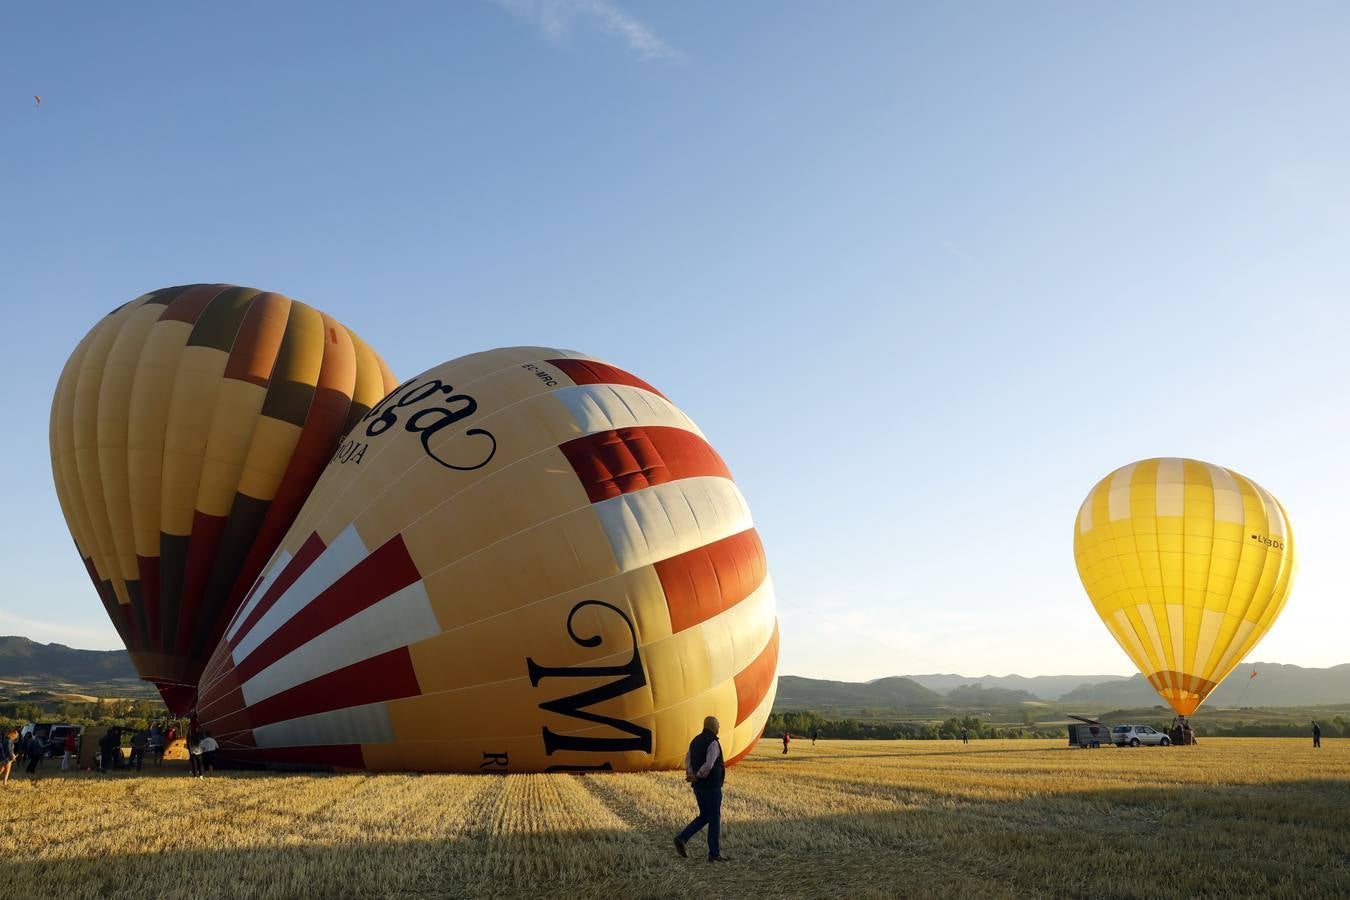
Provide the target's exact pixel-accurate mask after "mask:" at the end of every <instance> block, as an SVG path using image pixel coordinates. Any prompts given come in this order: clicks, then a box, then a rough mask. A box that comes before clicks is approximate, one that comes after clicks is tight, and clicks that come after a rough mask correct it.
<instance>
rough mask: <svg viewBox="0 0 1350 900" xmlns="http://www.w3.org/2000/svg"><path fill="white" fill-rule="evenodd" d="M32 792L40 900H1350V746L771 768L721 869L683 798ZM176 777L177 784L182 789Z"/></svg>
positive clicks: (7, 815)
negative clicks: (1185, 897)
mask: <svg viewBox="0 0 1350 900" xmlns="http://www.w3.org/2000/svg"><path fill="white" fill-rule="evenodd" d="M181 772H182V770H181V769H179V770H178V771H177V772H176V773H168V774H155V775H151V774H149V773H147V774H146V775H144V776H123V775H116V776H106V777H99V776H97V775H93V774H83V773H82V774H79V775H73V776H69V777H62V776H61V775H60V774H59V773H55V772H53V771H51V768H50V766H49V768H48V771H47V773H46V775H45V777H42V778H40V779H39V780H38V781H37V782H35V783H32V782H29V781H28V779H27V778H26V776H23V775H19V776H17V777H16V778H12V779H11V782H10V785H9V787H8V789H7V790H6V791H5V792H4V793H3V794H0V798H3V826H0V827H3V835H4V838H5V845H6V847H8V848H9V852H8V854H7V855H6V857H5V858H4V861H3V863H0V870H2V871H0V877H2V878H3V881H4V883H5V885H6V888H7V891H9V892H11V893H14V894H15V895H16V896H23V897H57V898H61V900H76V898H83V897H90V898H93V897H106V896H137V897H191V898H202V897H360V898H372V897H385V896H425V897H434V896H495V895H530V896H544V895H548V896H566V897H575V896H607V897H614V896H620V897H628V896H641V897H647V896H651V897H660V896H688V895H695V894H697V895H699V896H715V897H722V896H735V895H776V896H822V897H823V896H838V897H856V896H863V897H868V896H877V897H881V896H934V895H943V896H949V897H966V896H979V897H997V896H1032V895H1047V896H1050V895H1053V896H1057V897H1062V896H1089V895H1094V896H1099V897H1102V896H1109V897H1113V898H1115V897H1131V896H1139V897H1144V896H1147V897H1158V896H1169V895H1173V894H1182V893H1185V894H1192V895H1195V894H1208V895H1215V896H1225V897H1229V896H1292V895H1295V894H1297V895H1299V896H1328V897H1330V896H1342V897H1343V896H1350V742H1346V743H1341V742H1328V745H1327V746H1326V747H1324V748H1323V749H1322V750H1320V751H1314V750H1313V749H1312V748H1311V747H1309V746H1307V744H1306V742H1303V741H1286V740H1263V739H1238V738H1233V739H1227V740H1219V739H1214V740H1208V741H1205V743H1204V744H1202V745H1201V746H1199V747H1193V748H1171V749H1162V748H1157V749H1149V748H1140V749H1137V750H1113V749H1102V750H1097V751H1082V750H1069V749H1066V748H1064V747H1062V746H1061V744H1060V743H1059V742H1032V741H985V742H977V743H972V744H971V745H969V746H961V745H956V744H952V743H949V742H942V743H939V742H930V741H914V742H845V741H821V742H820V745H819V746H818V747H815V748H812V747H810V745H809V742H806V741H799V742H797V743H795V744H794V747H793V750H792V754H791V755H790V756H788V757H786V758H785V757H783V756H782V755H781V754H780V752H779V749H778V747H777V745H773V744H769V743H765V744H762V745H761V747H760V748H759V749H758V750H757V751H756V753H755V754H754V755H753V756H752V757H751V758H750V759H748V760H747V761H746V762H745V763H743V764H742V765H740V766H738V767H737V768H736V769H734V770H733V771H732V772H731V773H730V775H729V776H728V784H727V792H726V803H725V807H724V819H725V823H724V829H723V846H724V849H725V852H726V854H727V855H728V856H732V857H734V861H733V862H732V863H729V864H727V865H725V866H717V867H714V866H709V865H708V864H707V863H706V862H704V861H703V860H702V859H701V858H699V857H701V856H702V854H703V851H704V844H703V842H702V838H695V840H694V842H692V843H691V847H690V849H691V857H694V858H691V859H689V860H683V859H678V858H676V857H675V855H674V852H673V850H672V849H671V847H670V837H671V835H672V834H673V833H674V832H675V831H676V830H677V829H678V828H679V827H680V826H682V825H683V824H684V822H685V821H686V820H688V819H689V818H690V817H691V816H692V815H693V809H694V806H693V802H692V798H691V797H690V795H689V791H688V788H687V787H686V786H685V785H684V783H683V781H682V779H681V777H680V776H679V775H678V773H661V774H656V775H602V776H586V777H580V776H571V775H555V776H548V775H513V776H506V777H488V776H471V775H422V776H418V775H375V776H371V775H332V776H328V775H266V774H224V775H217V776H215V777H213V778H208V779H204V780H195V779H190V778H188V777H186V776H185V775H183V774H181ZM166 773H167V770H166Z"/></svg>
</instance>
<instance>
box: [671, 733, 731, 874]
mask: <svg viewBox="0 0 1350 900" xmlns="http://www.w3.org/2000/svg"><path fill="white" fill-rule="evenodd" d="M720 728H721V723H719V722H718V721H717V718H716V717H715V716H708V717H707V718H706V719H704V720H703V730H702V731H701V732H699V733H698V734H697V735H695V737H694V739H693V740H692V741H690V742H689V752H688V753H686V754H685V756H684V780H685V781H688V782H689V783H690V785H692V786H693V788H694V800H695V801H696V802H697V803H698V815H697V816H695V817H694V820H693V821H692V822H690V823H689V824H688V825H686V826H685V829H684V831H681V832H680V833H679V834H677V835H675V852H676V853H678V854H680V856H684V857H687V856H688V855H689V853H688V851H687V850H686V849H685V844H686V843H688V841H689V839H690V838H692V837H693V836H694V835H696V834H698V833H699V831H701V830H702V829H703V827H704V826H705V825H706V826H707V828H708V862H723V861H724V860H725V857H724V856H722V845H721V835H722V782H723V781H724V780H725V779H726V764H725V763H724V762H723V759H722V744H721V742H720V741H718V740H717V732H718V730H719V729H720Z"/></svg>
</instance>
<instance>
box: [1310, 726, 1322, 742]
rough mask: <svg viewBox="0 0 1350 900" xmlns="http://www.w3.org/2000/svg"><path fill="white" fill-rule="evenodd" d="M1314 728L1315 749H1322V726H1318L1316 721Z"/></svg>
mask: <svg viewBox="0 0 1350 900" xmlns="http://www.w3.org/2000/svg"><path fill="white" fill-rule="evenodd" d="M1312 726H1313V746H1314V747H1321V746H1322V726H1321V725H1318V724H1317V722H1316V721H1314V722H1313V723H1312Z"/></svg>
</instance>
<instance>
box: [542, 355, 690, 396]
mask: <svg viewBox="0 0 1350 900" xmlns="http://www.w3.org/2000/svg"><path fill="white" fill-rule="evenodd" d="M545 362H547V363H548V364H549V365H551V366H556V367H557V368H559V369H562V371H563V374H564V375H566V376H567V377H568V378H570V379H572V381H573V383H575V384H626V385H628V386H629V387H635V388H642V390H644V391H651V392H652V393H653V394H655V395H657V396H658V397H664V396H666V395H665V394H663V393H661V392H660V391H658V390H657V389H656V388H654V387H652V386H651V385H650V384H648V383H647V382H645V381H643V380H642V379H641V378H639V377H637V376H636V375H634V374H632V373H631V372H625V371H624V370H623V369H620V368H618V367H617V366H611V365H610V364H609V363H602V362H596V361H595V360H593V359H549V360H545Z"/></svg>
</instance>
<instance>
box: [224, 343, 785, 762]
mask: <svg viewBox="0 0 1350 900" xmlns="http://www.w3.org/2000/svg"><path fill="white" fill-rule="evenodd" d="M777 668H778V623H777V618H776V615H775V606H774V595H773V586H772V584H771V582H770V580H769V575H768V570H767V565H766V563H765V556H764V548H763V545H762V544H761V543H760V539H759V535H758V534H757V532H756V530H755V527H754V523H753V522H752V521H751V517H750V509H749V506H748V505H747V503H746V501H745V498H744V497H743V496H742V495H741V492H740V490H739V489H738V488H737V486H736V484H735V482H733V481H732V479H731V474H730V472H729V471H728V469H727V466H726V464H725V463H724V462H723V460H722V458H721V457H720V456H719V455H718V454H717V452H716V451H715V450H714V449H713V447H712V445H711V444H710V443H709V442H708V440H707V439H706V438H705V437H704V435H703V432H701V431H700V430H699V428H698V426H697V425H695V424H694V423H693V421H691V420H690V418H689V417H688V416H686V415H685V414H684V413H683V412H681V411H680V409H679V408H677V407H676V406H675V405H674V404H673V403H671V402H670V401H669V400H668V399H667V398H666V397H665V396H664V395H663V394H661V393H660V392H658V391H657V390H656V389H655V388H653V387H652V386H651V385H650V384H648V383H647V382H645V381H643V380H642V379H640V378H638V377H636V376H634V375H632V374H630V373H628V372H626V371H624V370H622V369H619V368H617V367H615V366H612V365H608V364H606V363H603V362H600V361H598V360H594V359H590V358H588V357H584V356H582V355H580V354H577V353H574V352H570V351H565V350H551V349H546V348H540V347H513V348H508V349H502V350H493V351H489V352H486V353H479V354H475V355H472V356H466V357H463V358H460V359H456V360H453V361H451V362H448V363H445V364H443V365H440V366H437V367H435V368H433V369H430V370H429V371H427V372H424V373H423V374H421V375H419V376H417V377H416V378H414V379H412V380H411V381H408V382H406V383H404V384H402V385H400V386H399V387H398V388H397V389H396V390H395V391H394V392H393V393H391V394H390V395H389V396H388V397H386V398H385V399H384V400H383V401H381V402H380V403H379V404H377V405H376V406H375V407H374V408H373V409H371V411H370V412H369V413H368V414H367V415H366V416H365V418H364V419H363V420H362V421H361V422H360V423H359V424H358V425H357V426H356V427H355V428H353V429H352V431H351V432H350V433H349V434H348V435H347V438H346V439H345V440H344V441H343V444H342V446H341V447H339V449H338V452H337V454H336V455H335V456H334V457H333V461H332V462H330V463H329V465H328V469H327V471H325V472H324V474H323V476H322V477H321V478H320V480H319V483H318V484H317V485H316V486H315V488H314V491H313V492H312V493H311V494H310V498H309V500H308V501H307V502H306V504H305V508H304V510H302V511H301V513H300V516H299V517H298V518H297V519H296V521H295V524H294V525H293V526H292V527H291V530H290V532H289V533H288V534H287V535H286V538H285V539H284V540H283V541H282V542H281V546H280V547H279V548H278V550H277V553H276V555H275V556H273V557H272V559H271V560H270V561H269V562H268V564H267V566H266V567H265V569H264V571H263V574H262V577H261V578H260V579H259V580H258V583H257V586H256V587H255V588H254V589H253V590H252V591H251V592H250V593H249V595H248V597H247V598H246V600H245V602H244V604H243V605H242V606H241V607H240V608H239V611H238V613H236V615H235V617H234V621H233V622H232V623H231V624H230V626H229V628H228V629H227V630H226V632H225V636H224V639H223V640H222V641H221V643H220V645H219V646H218V647H217V648H216V651H215V654H214V656H213V657H212V659H211V662H210V664H209V665H208V666H207V669H206V671H205V673H204V674H203V676H202V681H201V690H200V697H199V707H198V713H199V715H200V717H201V722H202V725H203V727H205V728H207V729H209V730H210V731H211V733H212V734H213V735H214V736H215V737H217V738H218V739H219V741H220V745H221V749H222V751H224V752H226V753H227V754H229V755H231V756H233V757H235V758H238V759H246V760H253V761H264V762H265V761H272V762H297V763H306V764H327V765H331V766H335V767H343V768H357V769H371V770H411V771H466V772H540V771H592V770H602V769H613V770H620V771H634V770H646V769H661V768H666V769H670V768H679V767H680V765H681V764H682V762H683V758H684V753H685V750H686V749H687V747H688V746H689V739H690V737H691V736H693V735H695V734H697V733H698V732H699V730H700V729H701V728H702V727H703V719H704V717H705V716H708V715H715V716H717V717H718V718H719V719H720V720H721V721H722V724H723V728H722V734H721V737H722V745H723V748H724V750H725V752H726V755H727V759H728V760H729V761H735V760H736V759H737V758H738V757H740V756H742V755H744V754H745V753H747V752H749V750H750V748H751V747H753V746H754V744H755V741H756V740H757V739H758V738H759V735H760V733H761V731H762V730H763V728H764V724H765V721H766V720H767V718H768V716H769V711H770V709H772V707H773V698H774V688H775V685H776V675H777Z"/></svg>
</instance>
